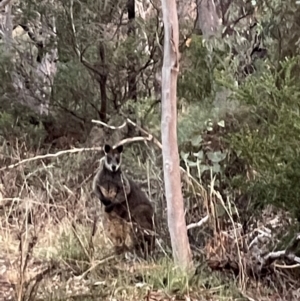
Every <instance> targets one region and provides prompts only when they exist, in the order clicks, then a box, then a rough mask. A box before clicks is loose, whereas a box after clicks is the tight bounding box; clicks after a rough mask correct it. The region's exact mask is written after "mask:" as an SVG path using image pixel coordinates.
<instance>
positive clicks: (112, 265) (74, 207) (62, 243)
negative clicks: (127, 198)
mask: <svg viewBox="0 0 300 301" xmlns="http://www.w3.org/2000/svg"><path fill="white" fill-rule="evenodd" d="M145 141H147V139H145ZM127 142H130V139H128V141H127ZM156 144H157V143H156ZM133 145H134V144H133ZM155 148H157V145H155V143H154V146H153V144H151V142H146V143H144V144H137V143H136V144H135V149H133V148H132V147H130V146H129V144H127V147H125V149H126V151H125V157H124V165H125V167H126V168H127V170H126V171H127V172H128V173H129V174H130V176H132V177H133V178H134V179H135V180H137V181H139V183H140V184H141V185H142V187H143V188H144V189H145V191H146V192H147V193H148V195H149V196H150V197H151V199H152V200H153V204H154V207H155V211H156V214H157V216H158V220H159V225H158V228H159V231H158V232H159V237H158V241H157V245H158V247H157V250H158V251H157V252H156V254H155V255H154V257H153V258H152V259H151V260H148V261H144V260H141V259H139V258H137V257H136V256H132V255H131V256H130V255H129V254H125V255H124V254H123V255H121V256H120V255H119V256H117V255H115V254H114V253H113V249H112V244H111V242H110V241H109V239H108V238H107V237H106V235H105V231H104V229H103V227H102V224H101V214H102V208H101V206H100V203H99V202H98V201H97V200H96V199H95V197H94V196H93V195H92V193H91V182H92V177H93V175H94V173H95V171H96V169H97V166H98V160H99V159H100V158H101V155H100V154H99V148H98V149H97V147H95V148H82V149H76V148H73V149H70V150H63V151H59V150H54V151H53V152H52V155H51V154H49V153H48V154H45V151H44V150H37V151H28V150H27V149H26V145H25V144H16V146H12V145H11V144H8V143H6V141H3V144H2V147H1V152H0V153H1V166H2V167H1V169H0V172H1V187H0V192H1V194H0V199H1V202H0V210H1V211H0V214H1V227H0V240H1V244H0V246H1V247H0V248H1V251H0V254H1V257H0V260H1V271H0V284H1V287H2V288H3V289H2V290H1V294H2V295H1V294H0V296H1V298H2V299H0V300H9V299H8V297H7V296H10V297H11V298H13V297H14V298H15V299H11V300H144V299H146V300H284V298H286V300H296V299H297V298H298V297H297V296H298V295H297V294H298V293H299V290H297V280H296V279H297V278H295V277H297V275H293V274H292V273H291V272H290V271H291V269H288V266H285V264H286V263H284V262H286V261H283V262H282V261H280V258H281V257H287V258H286V259H285V260H288V261H290V262H292V261H293V260H294V259H295V258H292V255H291V256H290V257H289V256H288V255H287V254H286V253H285V252H284V253H283V254H281V255H280V256H279V255H278V254H276V252H275V253H274V252H273V253H272V251H273V250H272V248H270V245H271V246H273V247H274V245H276V242H275V240H276V239H275V238H274V237H275V236H274V235H275V234H274V233H278V232H280V231H281V232H282V231H284V229H285V227H287V226H288V225H289V220H290V219H291V217H289V215H288V214H287V213H286V212H285V211H279V210H278V209H276V210H275V209H274V207H272V206H268V207H267V208H265V209H264V210H263V211H262V212H261V215H260V216H258V217H256V218H255V221H254V220H252V221H251V222H250V220H251V218H250V217H249V216H248V222H249V223H248V224H247V226H246V225H245V223H244V224H243V221H242V219H243V217H242V216H240V215H239V210H240V209H241V210H242V208H243V206H242V207H239V204H238V203H234V202H233V201H232V200H231V199H230V195H227V197H226V195H224V194H223V193H222V194H221V193H220V191H218V189H215V187H217V185H216V184H215V181H217V180H216V178H215V177H213V178H211V179H210V181H209V185H208V186H207V187H206V186H205V185H204V183H203V182H201V181H199V180H197V178H196V177H195V176H194V175H193V174H191V173H190V171H189V169H187V168H183V167H182V183H183V192H184V196H185V207H186V221H187V228H188V233H189V238H190V243H191V247H192V250H193V255H194V262H195V265H196V270H195V271H194V273H193V275H183V274H182V273H181V272H180V271H179V270H177V269H176V268H175V267H174V266H173V265H172V258H171V254H172V252H171V247H170V242H169V237H168V230H167V217H166V204H165V200H164V195H163V181H162V179H163V175H162V170H161V168H160V167H159V166H160V165H159V163H158V162H160V160H161V158H160V156H157V151H159V149H158V150H157V149H156V150H155ZM136 152H139V153H140V154H141V153H143V156H139V158H140V159H138V160H136V156H134V153H136ZM129 166H130V167H131V169H130V170H128V167H129ZM133 171H134V172H133ZM266 246H268V247H266ZM276 298H277V299H276ZM278 298H283V299H278Z"/></svg>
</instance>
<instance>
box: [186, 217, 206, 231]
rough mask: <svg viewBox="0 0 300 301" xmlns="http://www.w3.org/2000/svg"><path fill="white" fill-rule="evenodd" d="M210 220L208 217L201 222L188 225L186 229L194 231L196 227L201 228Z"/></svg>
mask: <svg viewBox="0 0 300 301" xmlns="http://www.w3.org/2000/svg"><path fill="white" fill-rule="evenodd" d="M208 218H209V216H208V215H206V216H205V217H203V218H202V219H201V220H200V221H199V222H197V223H192V224H189V225H187V226H186V229H187V230H190V229H193V228H196V227H201V226H202V225H203V224H205V223H206V222H207V221H208Z"/></svg>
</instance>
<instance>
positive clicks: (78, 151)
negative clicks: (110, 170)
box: [0, 147, 102, 171]
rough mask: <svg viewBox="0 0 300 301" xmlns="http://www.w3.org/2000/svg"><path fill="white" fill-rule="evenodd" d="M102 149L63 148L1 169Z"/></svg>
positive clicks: (100, 148) (0, 169)
mask: <svg viewBox="0 0 300 301" xmlns="http://www.w3.org/2000/svg"><path fill="white" fill-rule="evenodd" d="M101 150H102V147H88V148H73V149H68V150H63V151H59V152H57V153H54V154H46V155H39V156H35V157H32V158H28V159H24V160H21V161H19V162H17V163H15V164H11V165H9V166H6V167H2V168H0V171H2V170H6V169H12V168H15V167H17V166H19V165H22V164H24V163H28V162H31V161H36V160H42V159H46V158H54V157H59V156H62V155H65V154H74V153H80V152H85V151H101Z"/></svg>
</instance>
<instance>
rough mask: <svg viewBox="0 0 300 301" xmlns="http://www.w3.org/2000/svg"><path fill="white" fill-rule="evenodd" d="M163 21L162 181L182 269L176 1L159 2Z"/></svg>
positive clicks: (186, 262) (187, 256) (186, 249)
mask: <svg viewBox="0 0 300 301" xmlns="http://www.w3.org/2000/svg"><path fill="white" fill-rule="evenodd" d="M162 11H163V22H164V58H163V68H162V117H161V118H162V119H161V133H162V145H163V147H162V148H163V150H162V153H163V165H164V182H165V191H166V199H167V209H168V226H169V231H170V237H171V243H172V250H173V257H174V261H175V264H176V265H178V266H180V267H181V268H182V269H183V270H189V269H190V268H192V256H191V250H190V245H189V241H188V236H187V228H186V223H185V216H184V204H183V198H182V192H181V179H180V169H179V154H178V145H177V93H176V90H177V77H178V71H179V50H178V44H179V28H178V17H177V8H176V0H163V1H162Z"/></svg>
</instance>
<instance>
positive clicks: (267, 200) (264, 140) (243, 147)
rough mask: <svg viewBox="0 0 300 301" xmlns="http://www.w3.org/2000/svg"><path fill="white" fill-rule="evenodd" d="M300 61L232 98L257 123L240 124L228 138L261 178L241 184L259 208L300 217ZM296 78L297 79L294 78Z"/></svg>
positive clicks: (246, 85)
mask: <svg viewBox="0 0 300 301" xmlns="http://www.w3.org/2000/svg"><path fill="white" fill-rule="evenodd" d="M298 63H299V57H295V58H293V59H288V60H285V61H284V62H282V63H281V68H280V70H281V73H280V74H278V73H276V72H274V71H272V69H269V70H265V72H264V73H263V74H262V75H261V76H260V77H259V78H258V77H256V76H251V77H249V78H248V79H247V80H246V82H245V83H244V84H243V85H241V86H240V87H239V88H238V89H237V88H235V87H234V86H231V89H232V91H233V93H232V97H234V98H235V99H237V100H238V101H239V102H240V103H241V104H243V105H247V107H248V108H249V114H251V115H252V117H254V118H253V120H255V122H254V123H251V124H249V123H245V122H244V123H242V124H241V125H240V130H239V132H238V133H236V134H232V135H230V141H231V146H232V147H233V148H234V149H235V150H236V151H239V152H240V153H241V156H242V157H243V158H245V159H246V160H247V161H248V162H249V163H250V165H251V166H252V167H253V169H254V170H255V171H256V172H257V173H258V177H257V178H256V179H255V180H253V181H251V182H250V183H247V184H245V185H243V186H244V187H243V188H244V190H245V191H247V192H248V193H249V194H250V195H252V196H253V198H254V200H256V202H255V204H256V205H259V206H262V205H264V204H273V205H276V206H279V207H282V208H285V209H288V210H290V211H291V212H293V213H294V214H296V215H297V214H298V213H299V212H300V204H299V197H300V187H299V185H298V183H299V176H300V171H299V168H298V167H299V166H300V149H299V147H298V144H299V142H298V139H299V135H300V105H299V96H300V86H299V82H298V79H297V77H296V76H295V75H294V67H295V66H296V65H297V64H298ZM292 74H293V75H292Z"/></svg>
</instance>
